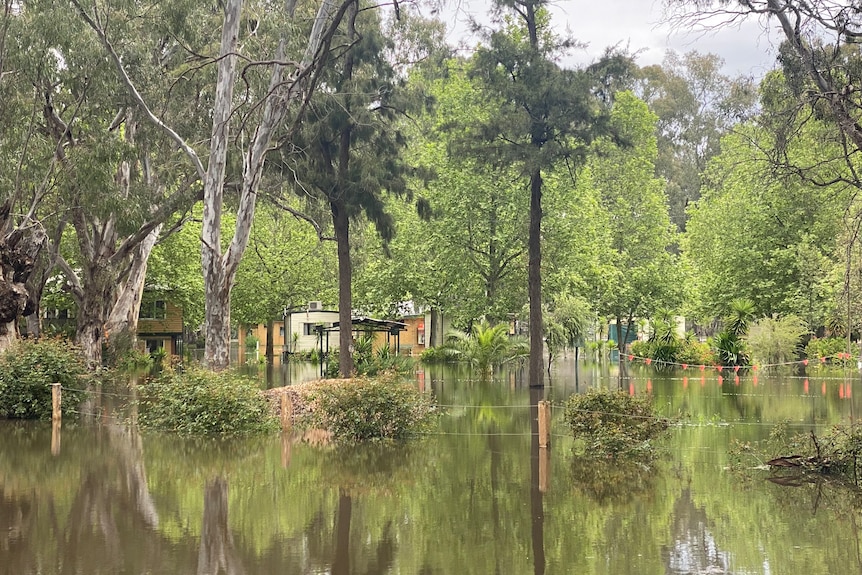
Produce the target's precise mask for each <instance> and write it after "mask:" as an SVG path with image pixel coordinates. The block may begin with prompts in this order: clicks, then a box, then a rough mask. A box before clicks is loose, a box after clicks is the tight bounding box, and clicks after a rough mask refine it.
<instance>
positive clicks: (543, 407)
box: [539, 401, 551, 447]
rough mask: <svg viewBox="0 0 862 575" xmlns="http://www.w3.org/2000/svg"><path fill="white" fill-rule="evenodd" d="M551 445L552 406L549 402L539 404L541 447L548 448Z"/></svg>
mask: <svg viewBox="0 0 862 575" xmlns="http://www.w3.org/2000/svg"><path fill="white" fill-rule="evenodd" d="M550 444H551V404H550V403H548V402H547V401H540V402H539V447H548V446H549V445H550Z"/></svg>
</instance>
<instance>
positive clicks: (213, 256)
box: [201, 0, 242, 370]
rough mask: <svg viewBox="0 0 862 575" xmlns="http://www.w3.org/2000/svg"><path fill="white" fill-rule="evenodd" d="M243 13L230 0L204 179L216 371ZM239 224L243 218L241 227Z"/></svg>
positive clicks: (209, 322)
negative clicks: (226, 179)
mask: <svg viewBox="0 0 862 575" xmlns="http://www.w3.org/2000/svg"><path fill="white" fill-rule="evenodd" d="M241 13H242V0H229V1H228V2H227V4H226V6H225V17H224V25H223V27H222V36H221V48H220V50H219V57H220V59H219V64H218V80H217V83H216V95H215V105H214V106H213V124H212V134H211V140H210V158H209V165H208V166H207V172H206V179H205V180H204V213H203V220H204V223H203V235H202V238H201V263H202V265H203V273H204V284H205V288H204V291H205V302H204V305H205V310H206V311H205V313H206V322H205V326H204V337H205V338H206V348H205V352H204V361H205V362H206V364H207V366H208V367H209V368H210V369H213V370H222V369H225V368H226V367H227V366H228V365H229V363H230V355H229V352H230V292H231V288H232V287H233V278H232V277H230V276H229V274H228V273H227V269H226V267H227V266H226V264H227V262H226V261H225V260H224V258H223V256H222V251H221V212H222V202H223V198H224V189H223V185H224V174H225V167H226V165H227V148H228V140H229V139H230V130H229V129H230V115H231V111H232V109H233V92H234V84H235V82H236V58H237V57H236V52H237V42H238V37H239V25H240V15H241ZM239 219H240V218H239V217H238V220H239ZM239 225H240V224H239V221H237V226H239ZM237 233H239V231H237ZM235 237H236V236H235Z"/></svg>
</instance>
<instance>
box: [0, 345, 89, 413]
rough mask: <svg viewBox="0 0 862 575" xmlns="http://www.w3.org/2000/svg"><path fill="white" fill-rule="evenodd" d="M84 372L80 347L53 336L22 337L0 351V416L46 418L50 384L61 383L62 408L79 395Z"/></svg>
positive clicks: (78, 399)
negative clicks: (35, 338)
mask: <svg viewBox="0 0 862 575" xmlns="http://www.w3.org/2000/svg"><path fill="white" fill-rule="evenodd" d="M86 373H87V368H86V365H85V364H84V358H83V355H82V354H81V351H80V350H79V349H78V348H77V347H75V346H74V345H72V344H71V343H69V342H66V341H63V340H57V339H40V340H30V339H27V340H22V341H19V342H17V343H15V345H13V346H12V347H11V348H9V349H8V350H7V351H6V352H4V353H3V354H0V417H7V418H13V419H50V418H51V410H52V407H51V384H52V383H59V384H61V385H62V387H63V401H62V406H63V412H64V413H68V412H70V411H72V410H75V409H76V408H77V406H78V404H79V403H80V402H81V400H82V399H83V395H84V394H83V393H79V392H76V391H75V390H79V389H82V388H83V387H84V384H83V383H82V382H81V381H80V378H81V377H82V376H83V375H84V374H86Z"/></svg>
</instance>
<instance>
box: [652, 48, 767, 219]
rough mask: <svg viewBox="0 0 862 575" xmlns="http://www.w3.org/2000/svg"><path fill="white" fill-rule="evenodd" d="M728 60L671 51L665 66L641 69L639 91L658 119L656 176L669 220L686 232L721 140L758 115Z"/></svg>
mask: <svg viewBox="0 0 862 575" xmlns="http://www.w3.org/2000/svg"><path fill="white" fill-rule="evenodd" d="M723 64H724V62H723V60H722V59H721V58H720V57H718V56H716V55H715V54H701V53H699V52H697V51H691V52H687V53H685V54H678V53H676V52H674V51H668V52H667V54H666V55H665V58H664V60H663V61H662V63H661V64H660V65H658V64H656V65H653V66H646V67H644V68H642V69H641V70H640V78H639V81H638V84H637V93H638V94H639V95H640V97H641V98H642V99H643V100H644V101H645V102H646V103H647V105H649V108H650V110H652V111H653V112H654V113H655V114H656V115H657V116H658V122H657V124H656V130H657V132H658V156H657V157H656V162H655V167H656V175H658V176H660V177H662V178H664V179H665V180H666V181H667V187H666V190H667V196H668V204H669V207H670V219H671V221H672V222H673V223H674V224H676V226H677V228H678V229H679V230H685V222H686V212H685V207H686V206H687V205H688V204H689V203H690V202H693V201H696V200H697V199H698V198H699V197H700V187H701V174H702V173H703V171H704V170H705V169H706V166H707V163H708V162H709V160H710V158H712V157H713V156H715V155H716V154H717V153H718V152H719V150H720V147H719V142H720V139H721V137H722V136H724V135H725V134H727V133H728V132H729V131H730V130H731V129H732V128H733V127H734V126H735V125H736V124H737V123H739V122H740V121H742V120H744V119H745V118H746V117H748V116H749V115H750V114H752V113H753V110H754V105H755V103H756V94H757V92H756V90H755V86H754V85H753V82H752V80H751V79H749V78H729V77H728V76H726V75H725V74H723V73H722V72H721V67H722V65H723Z"/></svg>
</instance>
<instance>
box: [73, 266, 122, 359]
mask: <svg viewBox="0 0 862 575" xmlns="http://www.w3.org/2000/svg"><path fill="white" fill-rule="evenodd" d="M86 273H87V279H86V280H85V281H86V284H87V289H86V291H83V292H82V293H81V294H80V296H81V297H80V299H79V300H78V322H77V329H76V331H75V341H76V342H77V344H78V346H79V347H80V348H81V351H82V352H83V354H84V360H85V361H86V363H87V367H88V368H89V369H90V370H98V369H101V368H102V343H103V336H104V329H105V320H106V319H107V317H108V311H109V309H110V305H111V302H113V301H114V298H115V294H116V286H115V285H114V282H115V281H116V279H115V277H112V274H109V273H108V272H107V270H106V269H105V268H104V267H103V266H101V265H99V264H95V265H91V266H90V267H89V269H88V270H86Z"/></svg>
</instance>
